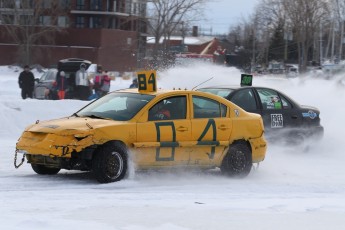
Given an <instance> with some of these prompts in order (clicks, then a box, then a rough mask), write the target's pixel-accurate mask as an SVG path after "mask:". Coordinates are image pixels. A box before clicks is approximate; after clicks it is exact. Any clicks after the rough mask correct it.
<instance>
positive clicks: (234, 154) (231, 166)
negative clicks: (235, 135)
mask: <svg viewBox="0 0 345 230" xmlns="http://www.w3.org/2000/svg"><path fill="white" fill-rule="evenodd" d="M251 168H252V153H251V151H250V149H249V147H248V146H247V145H246V143H244V142H238V143H235V144H232V145H231V146H230V147H229V150H228V152H227V154H226V156H225V157H224V159H223V162H222V165H221V167H220V169H221V171H222V173H224V174H226V175H228V176H232V177H245V176H247V175H248V174H249V173H250V170H251Z"/></svg>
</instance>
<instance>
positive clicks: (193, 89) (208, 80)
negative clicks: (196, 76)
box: [192, 77, 213, 90]
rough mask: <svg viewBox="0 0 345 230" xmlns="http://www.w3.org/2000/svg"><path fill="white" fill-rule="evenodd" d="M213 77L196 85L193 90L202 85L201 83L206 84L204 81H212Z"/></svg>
mask: <svg viewBox="0 0 345 230" xmlns="http://www.w3.org/2000/svg"><path fill="white" fill-rule="evenodd" d="M212 79H213V77H211V78H209V79H207V80H206V81H203V82H201V83H200V84H199V85H197V86H195V87H194V88H193V89H192V90H194V89H195V88H196V87H198V86H200V85H202V84H204V83H206V82H208V81H210V80H212Z"/></svg>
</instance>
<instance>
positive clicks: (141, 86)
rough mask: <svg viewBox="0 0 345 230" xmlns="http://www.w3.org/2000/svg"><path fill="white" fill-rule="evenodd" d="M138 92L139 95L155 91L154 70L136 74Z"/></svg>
mask: <svg viewBox="0 0 345 230" xmlns="http://www.w3.org/2000/svg"><path fill="white" fill-rule="evenodd" d="M137 75H138V90H139V92H140V93H150V92H156V91H157V78H156V70H147V71H140V72H137Z"/></svg>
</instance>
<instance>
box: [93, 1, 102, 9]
mask: <svg viewBox="0 0 345 230" xmlns="http://www.w3.org/2000/svg"><path fill="white" fill-rule="evenodd" d="M90 4H91V5H90V9H91V10H98V11H101V10H102V1H100V0H91V2H90Z"/></svg>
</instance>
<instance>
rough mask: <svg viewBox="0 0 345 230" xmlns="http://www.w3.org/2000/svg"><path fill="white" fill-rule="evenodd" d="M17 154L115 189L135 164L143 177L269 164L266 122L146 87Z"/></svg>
mask: <svg viewBox="0 0 345 230" xmlns="http://www.w3.org/2000/svg"><path fill="white" fill-rule="evenodd" d="M139 83H140V81H139ZM145 89H146V88H145ZM16 148H17V149H16V155H15V159H16V158H17V153H23V154H24V156H23V160H24V157H26V159H27V161H28V163H30V164H31V166H32V168H33V170H34V171H35V172H36V173H38V174H56V173H58V172H59V170H60V169H73V170H83V171H93V173H94V175H95V177H96V179H97V180H98V181H99V182H100V183H109V182H115V181H119V180H121V179H123V178H124V176H125V175H126V173H127V171H128V161H129V160H132V161H133V163H134V165H135V168H136V169H138V170H142V169H153V168H157V169H162V168H176V167H186V168H201V169H209V168H215V167H219V168H220V169H221V171H222V172H223V173H225V174H227V175H230V176H246V175H248V174H249V172H250V170H251V167H252V164H253V163H258V162H260V161H263V160H264V158H265V154H266V149H267V144H266V140H265V137H264V126H263V121H262V118H261V116H260V115H258V114H253V113H248V112H246V111H244V110H243V109H241V108H240V107H239V106H237V105H235V104H233V103H232V102H230V101H228V100H226V99H224V98H222V97H219V96H216V95H212V94H209V93H204V92H197V91H188V90H168V91H164V90H159V91H155V90H153V91H152V92H146V91H145V92H142V91H140V86H139V91H138V89H125V90H119V91H114V92H111V93H109V94H107V95H105V96H104V97H102V98H100V99H98V100H96V101H93V102H91V103H90V104H88V105H87V106H85V107H84V108H82V109H81V110H79V111H78V112H76V113H74V114H73V115H72V116H69V117H65V118H61V119H56V120H49V121H42V122H36V124H33V125H31V126H29V127H27V128H26V129H25V131H24V132H23V134H22V136H21V137H20V138H19V140H18V143H17V145H16ZM15 165H16V163H15Z"/></svg>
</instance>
